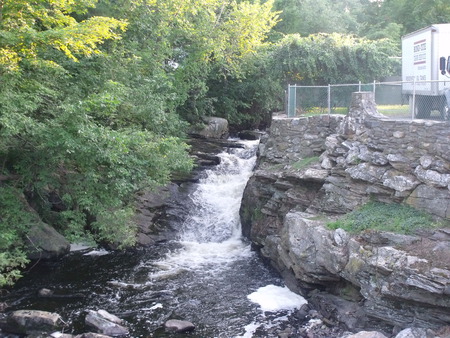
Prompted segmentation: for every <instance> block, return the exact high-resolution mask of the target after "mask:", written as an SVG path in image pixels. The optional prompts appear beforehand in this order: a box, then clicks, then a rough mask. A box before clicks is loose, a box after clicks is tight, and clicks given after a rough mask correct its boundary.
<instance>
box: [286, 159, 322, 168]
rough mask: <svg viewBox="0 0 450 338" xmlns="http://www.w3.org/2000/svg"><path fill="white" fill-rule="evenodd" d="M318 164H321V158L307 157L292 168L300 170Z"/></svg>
mask: <svg viewBox="0 0 450 338" xmlns="http://www.w3.org/2000/svg"><path fill="white" fill-rule="evenodd" d="M316 162H319V156H312V157H306V158H302V159H301V160H298V161H297V162H295V163H293V164H292V168H294V169H297V170H300V169H303V168H306V167H308V166H309V165H310V164H313V163H316Z"/></svg>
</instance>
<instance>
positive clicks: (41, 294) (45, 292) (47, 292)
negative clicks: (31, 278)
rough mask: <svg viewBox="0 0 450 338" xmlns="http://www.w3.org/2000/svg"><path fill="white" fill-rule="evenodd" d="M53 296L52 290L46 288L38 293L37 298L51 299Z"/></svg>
mask: <svg viewBox="0 0 450 338" xmlns="http://www.w3.org/2000/svg"><path fill="white" fill-rule="evenodd" d="M53 294H54V292H53V290H50V289H46V288H43V289H40V290H39V291H38V296H39V297H51V296H53Z"/></svg>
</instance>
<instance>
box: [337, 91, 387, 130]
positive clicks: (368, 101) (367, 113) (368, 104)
mask: <svg viewBox="0 0 450 338" xmlns="http://www.w3.org/2000/svg"><path fill="white" fill-rule="evenodd" d="M368 117H375V118H382V117H384V115H382V114H380V113H379V112H378V110H377V105H376V103H375V96H374V94H373V92H355V93H352V101H351V103H350V108H349V112H348V115H347V116H346V118H345V119H344V121H343V122H342V125H341V128H340V133H341V134H342V135H345V136H351V135H358V134H359V131H360V130H362V129H364V128H363V127H364V121H365V120H366V119H367V118H368Z"/></svg>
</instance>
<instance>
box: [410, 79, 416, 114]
mask: <svg viewBox="0 0 450 338" xmlns="http://www.w3.org/2000/svg"><path fill="white" fill-rule="evenodd" d="M415 111H416V78H415V77H414V79H413V94H412V105H411V120H414V112H415Z"/></svg>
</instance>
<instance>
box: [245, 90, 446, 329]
mask: <svg viewBox="0 0 450 338" xmlns="http://www.w3.org/2000/svg"><path fill="white" fill-rule="evenodd" d="M449 183H450V123H449V122H436V121H426V120H413V121H407V120H391V119H388V118H386V117H384V116H383V115H381V114H379V113H378V112H377V110H376V105H375V103H374V100H373V95H372V93H354V95H353V100H352V106H351V108H350V112H349V114H348V116H339V115H324V116H314V117H304V118H293V119H289V118H274V119H273V121H272V126H271V128H270V131H269V133H268V135H266V136H265V137H264V138H263V139H262V140H261V145H260V151H259V158H258V163H257V167H256V169H255V172H254V175H253V176H252V177H251V178H250V180H249V183H248V184H247V187H246V189H245V192H244V196H243V200H242V206H241V210H240V214H241V221H242V228H243V234H244V235H245V236H247V237H248V238H250V239H251V241H252V242H253V243H254V244H255V245H256V246H257V247H259V248H260V250H261V253H262V254H263V255H264V256H265V257H267V258H268V259H269V260H270V262H271V263H272V265H273V266H274V267H276V268H277V269H278V271H279V272H280V273H281V274H282V276H283V277H284V278H285V281H286V284H287V285H288V286H289V287H290V288H291V289H293V290H295V291H297V292H299V293H302V294H304V295H309V297H310V300H311V301H314V300H315V302H316V303H315V305H316V306H318V307H320V306H321V304H323V303H324V299H325V298H326V299H328V300H330V299H335V300H336V299H339V300H337V301H335V302H334V304H335V305H333V304H331V303H333V301H331V303H330V302H328V303H327V305H326V306H324V308H327V309H328V310H325V312H327V311H328V312H329V313H331V312H334V319H336V318H337V319H338V320H340V321H343V322H345V323H346V325H347V326H348V327H349V328H350V329H355V328H357V327H358V326H359V328H361V327H365V326H367V325H369V323H368V322H369V321H370V320H372V319H375V320H378V321H381V322H383V323H388V324H389V325H392V326H398V327H402V326H403V327H406V326H407V324H408V323H409V324H410V323H411V322H415V323H418V325H421V326H424V327H432V328H436V327H438V326H444V325H450V317H449V316H448V314H449V313H450V229H449V228H444V229H436V230H430V231H429V232H428V233H422V234H421V235H415V236H400V235H394V234H388V233H379V232H367V233H365V234H362V235H350V234H347V233H345V231H343V230H342V229H338V230H336V231H332V230H328V229H327V228H326V227H325V226H324V224H325V223H326V221H327V220H329V219H333V218H334V217H339V215H342V214H344V213H347V212H349V211H351V210H354V209H355V208H357V207H358V206H360V205H362V204H364V203H366V202H367V201H369V200H370V199H375V200H379V201H382V202H388V203H407V204H409V205H412V206H414V207H416V208H419V209H423V210H426V211H428V212H430V213H432V214H433V215H435V216H436V217H437V218H444V219H450V212H449V211H450V191H449V189H450V186H449ZM318 290H321V291H320V292H317V291H318ZM323 292H324V293H325V294H327V295H328V296H329V295H332V296H333V297H337V298H332V297H328V296H327V297H325V298H324V297H322V296H323ZM347 300H349V301H350V303H351V305H345V306H344V305H343V302H345V301H347ZM330 309H332V310H330ZM340 309H346V311H347V310H348V309H353V310H348V311H347V312H348V313H351V315H345V314H342V313H341V314H339V311H340ZM427 323H428V324H427ZM352 325H353V327H352Z"/></svg>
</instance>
